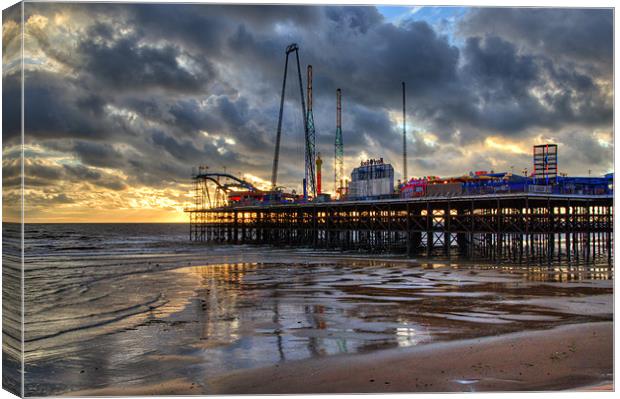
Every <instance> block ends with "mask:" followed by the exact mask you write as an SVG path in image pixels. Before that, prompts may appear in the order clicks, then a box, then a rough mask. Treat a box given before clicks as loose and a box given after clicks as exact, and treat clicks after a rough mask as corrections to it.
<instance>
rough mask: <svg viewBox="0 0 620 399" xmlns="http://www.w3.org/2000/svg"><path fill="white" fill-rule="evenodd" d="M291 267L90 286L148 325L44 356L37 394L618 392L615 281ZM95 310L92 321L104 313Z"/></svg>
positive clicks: (124, 323) (453, 267) (110, 328)
mask: <svg viewBox="0 0 620 399" xmlns="http://www.w3.org/2000/svg"><path fill="white" fill-rule="evenodd" d="M274 254H277V253H272V255H274ZM282 254H284V253H282ZM246 255H247V254H246ZM287 260H288V261H287V262H285V263H283V262H281V261H280V262H274V261H273V260H271V262H253V263H218V264H210V265H205V266H190V267H180V268H170V269H166V270H160V271H156V270H148V271H145V272H140V273H131V274H129V275H126V276H123V277H122V278H116V277H115V278H114V279H113V280H111V281H113V282H114V284H113V285H111V284H110V279H102V280H98V281H96V282H94V283H92V284H90V285H89V286H88V291H87V295H88V296H90V297H93V298H99V297H101V296H102V295H103V294H106V295H108V296H106V297H105V300H104V301H101V300H97V302H95V303H97V304H100V306H102V307H104V306H106V305H107V306H110V305H115V303H117V302H118V303H119V304H124V303H125V302H124V301H126V300H127V298H131V299H132V301H134V302H135V303H136V304H140V305H139V307H138V308H137V309H138V310H139V311H138V312H133V311H132V313H135V314H134V315H131V316H129V317H123V318H122V319H120V320H118V321H112V322H111V323H107V324H105V325H103V326H98V327H97V328H89V327H88V326H86V328H84V329H79V330H75V331H74V330H67V332H62V331H61V332H60V333H54V334H50V335H49V338H42V339H37V340H34V341H32V342H31V344H30V347H31V348H32V350H31V351H29V352H28V355H29V359H30V361H29V366H28V372H29V374H30V375H31V381H34V380H35V378H36V381H38V382H39V385H34V384H33V385H30V386H29V388H30V392H32V393H40V394H46V393H47V394H54V395H70V396H101V395H103V396H108V395H123V396H127V395H152V394H158V395H172V394H202V395H204V394H235V393H239V394H253V393H254V394H261V393H269V394H277V393H327V392H333V393H363V392H373V393H379V392H469V391H528V390H530V391H531V390H535V391H539V390H540V391H542V390H565V389H582V390H609V389H611V386H610V385H609V384H610V381H612V379H613V374H612V372H613V371H612V365H613V359H612V344H613V336H612V323H611V320H612V317H613V306H612V303H613V277H612V274H611V273H610V271H609V270H608V269H579V268H576V269H570V270H555V269H549V268H538V269H537V268H531V269H528V270H524V269H522V268H509V267H484V266H481V265H478V266H472V267H470V266H467V265H462V264H460V265H459V264H452V263H445V262H444V263H418V262H414V261H408V262H406V261H397V260H368V259H366V260H360V259H342V258H341V259H326V258H325V257H320V258H317V257H311V258H306V259H304V258H301V257H299V256H297V255H296V254H290V256H288V258H287ZM126 293H131V297H128V296H127V294H126ZM82 295H84V294H82ZM149 298H156V300H157V301H156V302H153V301H152V300H151V299H149ZM125 307H126V305H123V306H122V307H121V308H120V309H124V308H125ZM143 308H144V309H143ZM85 309H87V310H88V311H89V312H92V310H93V306H92V302H88V306H87V308H85ZM142 309H143V311H142ZM78 310H79V309H78ZM64 311H66V312H69V311H70V312H72V313H73V312H75V311H76V308H75V307H68V308H66V310H64ZM123 312H125V311H124V310H123ZM108 313H109V312H108ZM102 314H103V315H104V316H105V317H108V316H107V313H102ZM58 316H59V317H58V320H66V316H69V314H68V313H66V316H63V314H60V313H59V314H58ZM47 325H51V326H56V325H57V324H50V323H47ZM43 326H44V325H43V324H42V325H41V328H43ZM110 348H125V349H124V350H123V351H117V350H115V351H111V350H110ZM541 348H542V349H541ZM59 379H60V380H62V381H63V383H64V384H63V385H55V381H58V380H59Z"/></svg>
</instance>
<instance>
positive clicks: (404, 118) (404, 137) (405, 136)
mask: <svg viewBox="0 0 620 399" xmlns="http://www.w3.org/2000/svg"><path fill="white" fill-rule="evenodd" d="M406 118H407V114H406V112H405V82H403V183H404V182H406V181H407V176H408V175H407V119H406Z"/></svg>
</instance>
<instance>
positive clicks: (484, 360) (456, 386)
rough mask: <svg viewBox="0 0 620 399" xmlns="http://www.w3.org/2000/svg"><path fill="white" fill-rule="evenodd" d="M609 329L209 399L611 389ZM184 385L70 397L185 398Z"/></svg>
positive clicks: (405, 360)
mask: <svg viewBox="0 0 620 399" xmlns="http://www.w3.org/2000/svg"><path fill="white" fill-rule="evenodd" d="M612 337H613V327H612V323H591V324H583V325H568V326H562V327H558V328H554V329H551V330H545V331H535V332H519V333H513V334H506V335H502V336H497V337H486V338H479V339H471V340H461V341H454V342H447V343H437V344H429V345H425V346H422V347H417V348H413V349H409V350H404V351H402V350H401V351H395V350H389V351H383V352H380V353H375V354H366V355H349V356H334V357H331V358H326V359H312V360H304V361H296V362H289V363H287V364H279V365H274V366H272V367H266V368H259V369H252V370H246V371H242V372H237V373H231V374H229V375H226V376H223V377H221V378H217V379H214V380H212V381H210V383H211V386H212V389H213V391H212V393H214V394H295V393H305V394H311V393H360V392H363V393H366V392H368V393H381V392H393V393H396V392H483V391H548V390H553V391H557V390H567V389H568V390H571V389H579V390H585V391H611V390H613V385H612V383H611V380H612V371H613V370H612V365H613V348H612ZM195 392H196V384H195V383H192V382H191V381H189V380H186V379H182V378H179V379H175V380H170V381H164V382H161V383H158V384H153V385H149V386H141V387H135V388H124V389H118V388H104V389H99V390H84V391H78V392H72V393H70V395H71V396H100V395H103V396H106V395H124V396H127V395H134V394H140V395H151V394H154V395H167V394H172V393H180V394H192V393H195Z"/></svg>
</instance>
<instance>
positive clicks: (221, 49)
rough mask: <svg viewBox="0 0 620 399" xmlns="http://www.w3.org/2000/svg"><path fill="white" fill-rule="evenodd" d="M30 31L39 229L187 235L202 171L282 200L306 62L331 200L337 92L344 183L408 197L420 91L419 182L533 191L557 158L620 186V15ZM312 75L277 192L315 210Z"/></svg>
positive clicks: (162, 23) (483, 13) (8, 147)
mask: <svg viewBox="0 0 620 399" xmlns="http://www.w3.org/2000/svg"><path fill="white" fill-rule="evenodd" d="M13 11H15V10H13ZM18 17H19V14H18V13H15V12H12V10H8V11H5V12H4V13H3V26H2V35H3V51H4V53H3V76H2V79H3V115H4V117H3V184H4V187H5V188H4V191H3V200H4V215H3V216H4V219H5V220H11V219H15V218H17V217H18V213H17V210H18V207H17V206H16V204H18V201H19V190H18V187H19V181H20V175H19V170H20V168H19V153H20V145H19V144H20V121H19V102H18V101H11V99H15V98H19V93H20V90H21V86H20V76H21V70H20V67H19V66H20V62H19V48H20V47H19V43H20V40H19V31H20V29H19V18H18ZM24 20H25V37H24V43H25V48H24V57H25V59H24V77H25V80H24V103H25V110H26V111H25V125H24V133H25V136H24V142H25V148H24V152H25V155H26V161H25V166H24V169H25V176H24V179H25V203H24V206H25V213H26V214H25V220H26V221H27V222H184V221H187V216H186V215H185V214H184V212H183V208H184V207H185V206H188V205H189V204H190V203H191V201H192V196H191V188H192V186H191V173H192V167H195V166H197V165H199V164H206V165H208V166H209V167H210V170H212V171H224V170H225V171H227V172H230V173H233V174H235V175H238V176H240V177H243V178H245V179H247V180H249V181H251V182H253V183H255V184H256V185H258V186H259V187H267V186H268V181H269V180H270V177H271V166H272V162H273V152H274V142H275V135H276V127H277V118H278V109H279V102H280V90H281V85H282V76H283V70H284V59H285V53H284V50H285V48H286V46H287V45H288V44H290V43H293V42H294V43H297V44H298V45H299V48H300V51H299V54H300V62H301V64H302V69H303V71H305V67H306V65H308V64H311V65H312V66H313V72H314V81H313V86H314V110H313V112H314V121H315V126H316V132H317V148H318V151H320V153H321V154H322V158H323V161H324V163H323V176H324V183H323V186H324V187H325V190H326V191H333V158H334V137H335V136H334V134H335V130H336V127H335V120H336V116H335V113H336V109H335V98H336V96H335V92H336V89H337V88H341V89H342V96H343V99H342V120H343V122H342V123H343V126H342V130H343V139H344V158H345V173H346V174H349V173H350V171H351V169H352V168H353V167H355V166H357V165H359V162H360V161H361V160H365V159H368V158H380V157H382V158H383V159H384V160H385V161H386V162H390V163H392V164H393V165H394V168H395V170H396V178H397V179H398V178H401V177H402V175H401V173H402V155H401V153H402V111H401V107H402V98H401V82H402V81H404V82H406V84H407V118H406V121H407V132H408V143H407V148H408V153H409V159H408V171H409V174H410V175H411V176H427V175H435V176H457V175H463V174H466V173H469V172H470V171H476V170H494V171H496V172H497V171H511V170H514V171H515V172H520V171H521V170H523V169H524V168H529V169H531V164H532V160H531V152H532V150H531V147H532V145H535V144H543V143H557V144H558V146H559V147H558V148H559V149H558V152H559V170H560V172H562V173H568V174H569V175H580V176H584V175H586V176H587V175H588V174H592V175H602V174H604V173H607V172H610V171H612V170H613V80H612V76H613V69H612V68H613V13H612V10H611V9H561V8H555V9H553V8H545V9H536V8H464V7H443V8H442V7H402V6H397V7H388V6H380V7H373V6H260V5H258V6H222V5H201V4H185V5H182V4H173V5H166V4H114V3H108V4H93V3H81V4H60V3H26V5H25V16H24ZM302 73H304V72H302ZM295 74H296V70H295V69H293V68H289V74H288V76H289V79H288V81H287V93H286V97H285V99H286V101H285V106H284V118H283V129H282V143H281V149H280V166H279V172H278V185H282V186H285V187H286V188H287V189H288V190H292V189H295V190H297V191H298V192H299V191H300V189H301V180H302V178H303V175H304V170H303V124H302V121H301V118H302V117H301V112H300V106H299V87H298V86H297V85H298V83H297V81H296V76H295ZM304 81H305V73H304Z"/></svg>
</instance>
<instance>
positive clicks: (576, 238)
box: [187, 193, 613, 265]
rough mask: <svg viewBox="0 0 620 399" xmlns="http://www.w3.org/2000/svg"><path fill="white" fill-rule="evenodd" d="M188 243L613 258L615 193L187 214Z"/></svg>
mask: <svg viewBox="0 0 620 399" xmlns="http://www.w3.org/2000/svg"><path fill="white" fill-rule="evenodd" d="M187 212H188V213H189V215H190V239H191V240H193V241H204V242H212V243H227V244H269V245H274V246H291V247H312V248H324V249H333V250H345V251H350V250H358V251H367V252H371V253H379V252H392V253H405V254H407V255H409V256H435V255H443V256H462V257H466V258H470V259H480V258H483V259H487V260H491V261H497V262H515V263H525V262H527V263H530V262H537V263H547V262H551V261H556V260H557V261H560V262H562V261H568V262H586V263H587V262H591V261H594V260H599V261H600V260H605V261H606V262H608V263H609V264H610V265H611V263H612V258H613V254H612V253H613V196H611V195H605V196H600V195H599V196H579V195H551V194H532V193H518V194H502V195H482V196H460V197H434V198H432V197H430V198H429V197H422V198H411V199H388V200H379V201H335V202H326V203H303V204H282V205H268V206H265V205H262V206H243V207H226V208H215V209H204V208H199V207H197V208H193V209H188V210H187Z"/></svg>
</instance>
